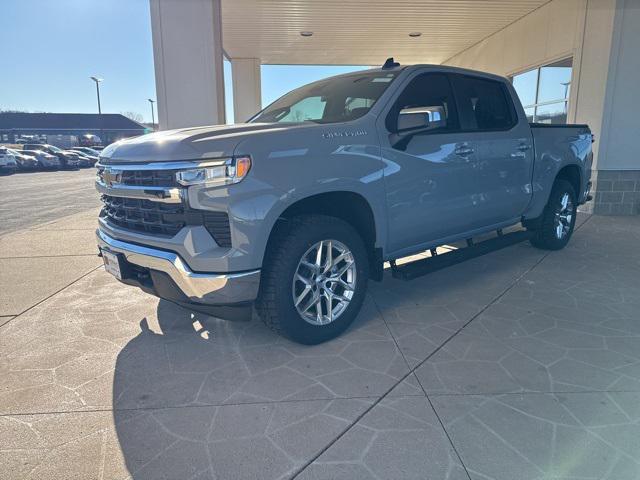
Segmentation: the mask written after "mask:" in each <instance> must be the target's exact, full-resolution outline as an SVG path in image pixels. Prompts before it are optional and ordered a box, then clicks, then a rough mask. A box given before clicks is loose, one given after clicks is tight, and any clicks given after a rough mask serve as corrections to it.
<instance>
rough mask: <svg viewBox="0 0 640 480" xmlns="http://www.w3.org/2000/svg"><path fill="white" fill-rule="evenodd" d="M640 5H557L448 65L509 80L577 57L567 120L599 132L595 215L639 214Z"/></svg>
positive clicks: (586, 1)
mask: <svg viewBox="0 0 640 480" xmlns="http://www.w3.org/2000/svg"><path fill="white" fill-rule="evenodd" d="M638 47H640V1H638V0H553V1H551V2H549V3H547V4H545V5H543V6H542V7H540V8H538V9H537V10H535V11H534V12H532V13H530V14H529V15H527V16H525V17H523V18H521V19H519V20H517V21H516V22H514V23H512V24H510V25H508V26H507V27H505V28H504V29H502V30H500V31H498V32H496V33H494V34H493V35H491V36H489V37H488V38H486V39H484V40H482V41H481V42H479V43H477V44H475V45H473V46H471V47H470V48H468V49H466V50H464V51H462V52H459V53H458V54H456V55H455V56H453V57H452V58H450V59H448V60H446V61H445V62H444V63H446V64H448V65H456V66H460V67H466V68H473V69H478V70H485V71H489V72H493V73H497V74H499V75H503V76H511V75H514V74H517V73H520V72H523V71H526V70H529V69H531V68H535V67H538V66H541V65H545V64H549V63H553V62H555V61H557V60H561V59H564V58H567V57H573V73H572V81H571V92H570V97H569V111H568V116H567V120H568V122H573V123H587V124H589V126H590V127H591V130H592V131H593V133H594V134H595V139H596V141H595V143H594V165H593V169H594V172H593V178H594V189H595V191H596V193H595V197H596V198H595V202H593V204H592V205H589V207H590V208H592V209H594V211H595V212H596V213H604V214H630V213H640V194H638V193H637V192H638V191H640V155H639V154H638V153H637V152H638V142H637V141H636V140H635V139H636V138H638V136H640V127H638V125H639V122H638V116H639V115H638V112H639V111H640V95H630V92H633V91H635V90H637V86H638V85H640V54H638Z"/></svg>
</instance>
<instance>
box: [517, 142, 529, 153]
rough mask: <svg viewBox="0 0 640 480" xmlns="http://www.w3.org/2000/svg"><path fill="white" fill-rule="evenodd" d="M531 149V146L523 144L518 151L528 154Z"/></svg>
mask: <svg viewBox="0 0 640 480" xmlns="http://www.w3.org/2000/svg"><path fill="white" fill-rule="evenodd" d="M530 148H531V145H529V144H527V143H521V144H520V145H518V150H519V151H521V152H526V151H527V150H529V149H530Z"/></svg>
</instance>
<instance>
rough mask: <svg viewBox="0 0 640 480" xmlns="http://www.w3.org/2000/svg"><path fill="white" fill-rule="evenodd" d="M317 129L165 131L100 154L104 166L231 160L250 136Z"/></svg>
mask: <svg viewBox="0 0 640 480" xmlns="http://www.w3.org/2000/svg"><path fill="white" fill-rule="evenodd" d="M316 127H318V125H316V124H307V123H303V124H287V125H282V124H277V123H240V124H235V125H214V126H207V127H193V128H182V129H178V130H164V131H161V132H155V133H150V134H148V135H142V136H140V137H136V138H131V139H127V140H120V141H119V142H116V143H112V144H111V145H109V146H108V147H106V148H105V149H104V150H102V152H100V162H101V163H104V164H110V163H145V162H173V161H179V160H199V159H205V158H221V157H230V156H232V155H233V154H234V151H235V148H236V146H237V145H238V144H239V143H240V142H241V141H242V140H244V139H246V138H247V137H248V136H253V135H268V134H269V133H273V132H277V131H283V130H291V129H298V128H316ZM241 153H250V152H241Z"/></svg>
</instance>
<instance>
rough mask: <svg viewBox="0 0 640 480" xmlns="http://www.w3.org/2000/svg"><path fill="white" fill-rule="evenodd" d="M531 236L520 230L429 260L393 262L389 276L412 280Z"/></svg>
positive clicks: (500, 233) (432, 257)
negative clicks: (399, 263) (400, 263)
mask: <svg viewBox="0 0 640 480" xmlns="http://www.w3.org/2000/svg"><path fill="white" fill-rule="evenodd" d="M531 236H532V233H531V232H528V231H526V230H521V231H517V232H513V233H502V232H499V233H498V236H497V237H494V238H490V239H488V240H484V241H482V242H479V243H474V242H467V243H468V244H469V246H468V247H465V248H459V249H457V250H451V251H450V252H447V253H440V254H438V255H436V256H431V257H429V258H422V259H420V260H415V261H413V262H410V263H404V264H402V265H397V264H396V263H395V261H391V262H389V263H390V264H391V275H393V278H397V279H399V280H413V279H414V278H418V277H422V276H423V275H427V274H429V273H432V272H435V271H437V270H441V269H443V268H446V267H450V266H452V265H456V264H458V263H461V262H464V261H466V260H470V259H472V258H476V257H480V256H482V255H486V254H487V253H491V252H495V251H496V250H500V249H502V248H506V247H510V246H511V245H515V244H516V243H520V242H524V241H525V240H529V239H530V238H531Z"/></svg>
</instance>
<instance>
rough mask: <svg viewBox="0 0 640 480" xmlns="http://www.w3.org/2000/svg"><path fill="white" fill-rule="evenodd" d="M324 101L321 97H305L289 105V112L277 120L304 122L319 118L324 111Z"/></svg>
mask: <svg viewBox="0 0 640 480" xmlns="http://www.w3.org/2000/svg"><path fill="white" fill-rule="evenodd" d="M325 105H326V101H325V100H324V99H323V98H322V97H307V98H304V99H302V100H300V101H299V102H298V103H296V104H294V105H291V107H290V110H289V112H288V113H287V114H286V115H284V116H283V117H280V118H279V119H278V121H279V122H304V121H305V120H319V119H321V118H322V115H323V113H324V107H325Z"/></svg>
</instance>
